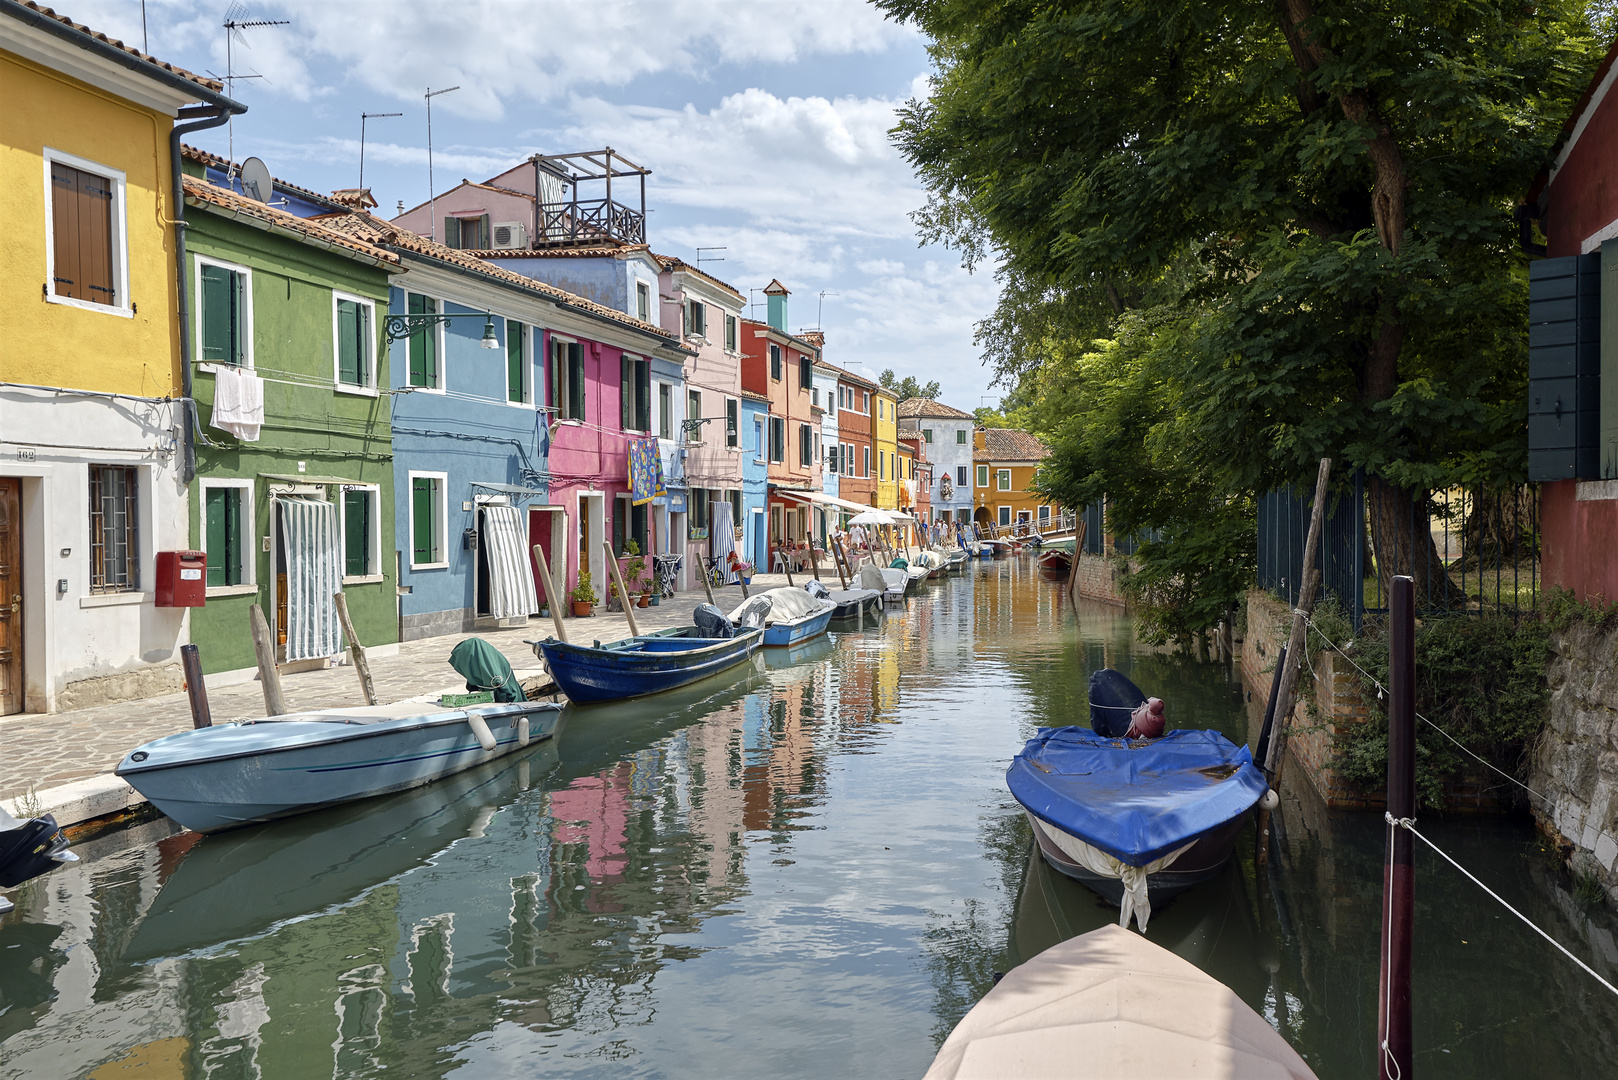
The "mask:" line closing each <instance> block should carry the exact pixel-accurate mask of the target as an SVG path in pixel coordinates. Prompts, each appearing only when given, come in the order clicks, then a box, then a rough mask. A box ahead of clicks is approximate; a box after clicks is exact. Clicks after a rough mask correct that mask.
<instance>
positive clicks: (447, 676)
mask: <svg viewBox="0 0 1618 1080" xmlns="http://www.w3.org/2000/svg"><path fill="white" fill-rule="evenodd" d="M823 572H824V571H823ZM793 578H794V581H795V582H796V583H797V584H799V585H801V584H802V579H801V578H800V577H799V575H793ZM785 584H786V578H785V577H784V576H782V575H778V574H759V575H758V576H756V577H755V578H754V579H753V586H752V590H751V591H752V592H754V593H756V592H758V591H759V590H761V589H770V588H775V587H777V586H779V585H785ZM832 584H833V585H834V586H835V585H836V581H835V578H834V580H833V582H832ZM717 592H718V595H717V597H716V599H717V600H718V602H719V605H720V607H722V608H724V609H725V610H727V611H728V610H730V609H731V608H733V607H735V606H736V605H737V604H739V603H741V593H740V590H738V589H737V588H735V587H734V586H732V587H729V588H725V589H720V590H717ZM705 600H706V597H705V596H704V595H703V593H702V591H701V589H700V587H699V588H698V590H697V591H696V592H684V593H680V594H679V595H677V596H676V597H675V598H674V599H672V600H665V601H663V603H662V604H660V605H659V606H657V607H655V608H654V607H648V608H637V609H636V611H635V616H636V619H637V620H638V622H639V625H640V628H641V630H642V631H643V632H644V631H652V630H662V629H666V628H668V627H671V626H685V625H689V624H690V622H691V610H692V609H693V608H694V607H696V606H697V605H698V604H700V603H703V602H705ZM563 621H564V623H565V626H566V629H567V633H568V637H569V638H570V639H571V640H574V641H590V640H599V641H615V640H617V639H619V638H623V637H627V636H628V635H629V624H628V622H627V621H626V620H625V618H624V616H623V615H622V614H621V613H607V612H606V611H605V610H604V609H602V608H600V607H598V608H597V609H596V614H595V616H593V617H591V618H588V619H571V618H570V619H565V620H563ZM246 632H247V628H246V627H245V626H244V627H243V628H242V633H244V634H245V633H246ZM554 632H555V630H554V627H553V626H552V623H551V620H550V619H549V618H544V619H537V618H536V619H530V620H529V624H528V626H526V627H524V628H522V629H518V630H502V631H497V632H492V633H479V634H478V635H477V636H479V637H481V638H483V639H484V640H486V641H488V642H489V644H491V645H493V646H494V647H495V648H497V649H499V650H500V651H501V652H502V653H504V654H505V656H506V658H507V659H508V660H510V661H511V666H512V668H513V669H514V670H515V671H516V672H517V674H518V675H519V676H529V675H537V674H539V673H540V667H539V663H538V661H537V660H536V658H535V657H534V653H533V650H532V649H531V648H529V646H527V645H525V644H523V639H524V638H527V639H529V640H537V639H540V638H543V637H546V636H548V635H550V634H552V633H554ZM469 636H471V635H468V634H453V635H446V636H444V637H436V638H422V639H421V640H418V641H407V642H405V643H403V644H402V645H400V646H399V653H398V655H396V656H390V657H383V658H372V659H371V677H372V680H373V681H374V683H375V684H376V696H377V700H378V701H379V702H382V703H384V704H385V703H389V702H394V701H403V700H405V699H407V698H413V697H419V696H421V695H423V694H428V693H437V692H439V691H450V692H464V691H465V688H466V684H465V681H464V680H462V679H461V678H460V677H459V676H458V675H457V674H456V673H455V669H454V668H452V667H450V666H449V654H450V650H451V649H453V648H454V647H455V645H456V644H457V643H458V642H460V641H461V640H462V639H463V638H465V637H469ZM346 659H347V657H346V654H345V656H344V660H345V662H344V663H343V664H342V665H340V666H337V667H329V668H325V669H323V670H320V671H307V672H301V673H298V674H295V675H282V676H281V688H282V692H283V694H284V696H285V698H286V703H287V708H289V709H292V710H298V709H318V708H343V707H347V706H353V705H364V704H365V698H364V695H363V694H362V693H361V691H360V682H359V676H358V675H356V674H355V672H354V669H353V668H352V667H350V666H348V664H347V663H346ZM208 704H209V708H210V710H211V711H212V713H213V718H214V721H215V722H216V723H218V722H221V721H229V720H236V719H239V718H243V717H250V716H262V715H264V692H263V690H262V689H261V687H260V684H259V683H258V681H257V680H256V679H255V680H254V681H252V682H248V683H241V684H238V685H236V686H227V687H220V688H217V689H214V688H210V689H209V691H208ZM190 727H191V708H190V705H189V704H188V702H187V699H186V695H185V694H183V693H180V694H166V695H164V696H162V697H155V698H146V699H144V700H139V701H124V702H119V703H118V704H115V705H103V706H98V707H96V708H93V709H79V710H76V711H73V712H62V713H52V714H49V715H40V714H24V715H22V716H15V717H7V718H5V719H3V720H0V748H3V751H0V800H8V801H9V800H15V799H17V797H18V796H22V797H24V800H25V801H27V799H28V797H29V796H30V793H37V794H39V796H40V798H39V799H38V801H39V802H40V803H41V804H42V805H43V806H44V807H45V809H47V810H49V809H52V808H53V807H55V806H58V805H61V803H60V802H59V801H53V800H52V799H50V798H48V797H44V793H46V792H49V791H50V790H51V789H54V788H60V787H62V786H63V785H67V784H72V783H74V782H75V781H86V780H91V779H94V778H98V777H103V776H107V774H110V773H111V771H112V769H114V768H116V767H117V765H118V762H119V761H121V760H122V759H123V756H124V755H125V754H126V753H128V752H129V751H130V750H131V749H133V748H134V747H136V746H139V745H140V744H141V743H144V742H149V741H151V740H152V739H155V738H158V737H159V736H162V735H169V734H172V733H173V732H176V731H185V730H187V729H189V728H190ZM109 779H110V778H109ZM64 824H65V822H64Z"/></svg>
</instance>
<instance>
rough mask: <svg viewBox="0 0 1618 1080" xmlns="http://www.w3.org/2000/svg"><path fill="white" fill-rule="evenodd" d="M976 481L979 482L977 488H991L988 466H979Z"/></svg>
mask: <svg viewBox="0 0 1618 1080" xmlns="http://www.w3.org/2000/svg"><path fill="white" fill-rule="evenodd" d="M974 479H976V480H977V486H978V487H980V488H986V487H988V486H989V467H988V466H987V465H979V466H978V467H977V475H976V477H974Z"/></svg>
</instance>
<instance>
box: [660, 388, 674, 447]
mask: <svg viewBox="0 0 1618 1080" xmlns="http://www.w3.org/2000/svg"><path fill="white" fill-rule="evenodd" d="M657 437H658V438H660V439H672V438H674V387H672V386H670V385H669V384H668V383H666V382H665V383H658V384H657Z"/></svg>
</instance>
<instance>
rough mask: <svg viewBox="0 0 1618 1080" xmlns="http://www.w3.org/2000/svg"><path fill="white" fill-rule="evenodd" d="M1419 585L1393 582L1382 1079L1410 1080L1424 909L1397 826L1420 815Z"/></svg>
mask: <svg viewBox="0 0 1618 1080" xmlns="http://www.w3.org/2000/svg"><path fill="white" fill-rule="evenodd" d="M1415 584H1416V583H1415V579H1414V578H1411V577H1407V576H1405V575H1402V574H1401V575H1400V576H1398V577H1395V578H1394V579H1393V588H1392V590H1391V593H1392V594H1391V595H1390V596H1389V598H1388V599H1389V603H1388V814H1389V815H1391V816H1392V818H1393V819H1394V821H1393V822H1389V823H1388V829H1389V830H1390V837H1389V843H1388V855H1387V864H1386V865H1385V866H1384V867H1383V868H1382V880H1383V890H1382V964H1381V978H1379V979H1378V980H1377V999H1378V1000H1377V1004H1378V1008H1377V1025H1376V1036H1377V1061H1378V1068H1377V1076H1378V1078H1379V1080H1409V1077H1410V1075H1411V1038H1410V956H1411V951H1412V950H1411V941H1412V938H1413V936H1414V934H1413V930H1414V928H1413V926H1412V922H1413V920H1414V917H1415V907H1416V880H1415V876H1416V868H1415V864H1414V859H1413V854H1414V847H1415V837H1413V836H1411V835H1410V830H1409V829H1405V828H1402V827H1401V826H1399V825H1397V824H1395V823H1394V822H1397V821H1402V820H1408V819H1411V818H1414V817H1415V816H1416V614H1415Z"/></svg>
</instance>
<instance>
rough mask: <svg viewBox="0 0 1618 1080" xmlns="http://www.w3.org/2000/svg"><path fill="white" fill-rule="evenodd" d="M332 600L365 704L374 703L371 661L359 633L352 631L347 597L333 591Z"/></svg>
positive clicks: (374, 691)
mask: <svg viewBox="0 0 1618 1080" xmlns="http://www.w3.org/2000/svg"><path fill="white" fill-rule="evenodd" d="M332 602H333V603H335V604H336V605H337V621H338V622H340V623H342V624H343V634H344V636H346V637H347V638H348V655H349V658H350V659H351V660H353V661H354V670H355V672H357V673H358V674H359V677H360V692H361V693H363V694H364V695H365V704H367V705H375V704H376V683H375V682H373V681H372V680H371V662H370V660H368V659H366V656H365V647H364V646H362V645H361V644H360V639H359V635H358V634H356V633H354V620H353V619H350V618H349V617H348V597H346V596H344V595H343V594H342V593H333V594H332Z"/></svg>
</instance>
